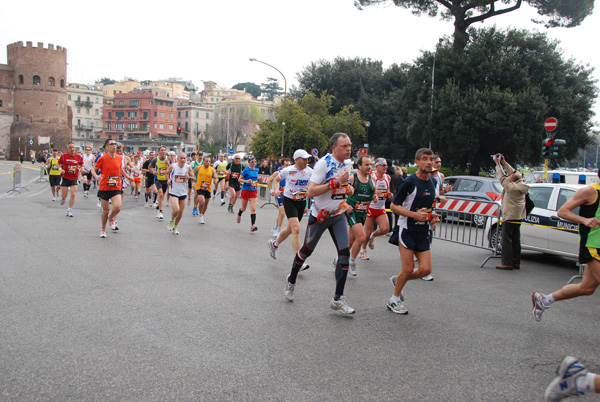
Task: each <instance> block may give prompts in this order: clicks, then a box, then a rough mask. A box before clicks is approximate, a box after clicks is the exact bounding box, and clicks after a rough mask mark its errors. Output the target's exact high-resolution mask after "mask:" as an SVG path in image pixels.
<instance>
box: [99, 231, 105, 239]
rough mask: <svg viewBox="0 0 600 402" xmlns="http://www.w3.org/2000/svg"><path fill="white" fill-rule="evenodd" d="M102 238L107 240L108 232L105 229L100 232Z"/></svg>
mask: <svg viewBox="0 0 600 402" xmlns="http://www.w3.org/2000/svg"><path fill="white" fill-rule="evenodd" d="M100 238H102V239H106V230H104V229H102V230H100Z"/></svg>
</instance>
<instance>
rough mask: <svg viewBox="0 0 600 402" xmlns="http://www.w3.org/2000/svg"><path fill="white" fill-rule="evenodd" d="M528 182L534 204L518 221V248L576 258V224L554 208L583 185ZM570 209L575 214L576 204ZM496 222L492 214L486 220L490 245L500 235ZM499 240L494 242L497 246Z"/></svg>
mask: <svg viewBox="0 0 600 402" xmlns="http://www.w3.org/2000/svg"><path fill="white" fill-rule="evenodd" d="M529 186H530V189H529V197H530V198H531V200H532V201H533V203H534V204H535V208H533V211H531V214H529V215H528V216H527V218H526V219H525V220H524V221H523V224H522V225H521V249H522V250H531V251H539V252H541V253H546V254H553V255H560V256H563V257H569V258H575V259H576V258H577V257H578V252H579V224H577V223H574V222H570V221H567V220H564V219H562V218H559V216H558V213H557V212H558V210H559V208H560V207H561V206H562V205H563V204H564V203H565V202H567V201H568V200H570V199H571V198H572V197H573V195H574V194H575V192H576V191H577V190H579V189H580V188H582V187H585V186H584V185H581V184H565V183H531V184H529ZM500 202H501V201H500ZM573 212H575V213H576V214H578V213H579V207H578V208H576V209H575V210H574V211H573ZM497 226H498V220H497V219H495V218H494V219H490V220H489V221H488V223H487V224H486V233H487V236H488V240H489V245H490V247H492V248H493V247H495V245H496V242H497V240H498V239H501V238H502V235H501V230H502V226H500V228H499V229H498V230H496V229H497ZM501 244H502V243H501V242H500V244H499V245H498V249H499V250H500V248H501Z"/></svg>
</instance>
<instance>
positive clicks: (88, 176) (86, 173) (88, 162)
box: [81, 146, 95, 198]
mask: <svg viewBox="0 0 600 402" xmlns="http://www.w3.org/2000/svg"><path fill="white" fill-rule="evenodd" d="M94 159H95V157H94V155H92V148H90V147H87V146H86V147H85V155H83V172H82V174H81V177H82V178H83V197H84V198H88V196H89V194H90V187H91V185H92V168H93V167H94Z"/></svg>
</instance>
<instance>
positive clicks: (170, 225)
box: [169, 221, 175, 232]
mask: <svg viewBox="0 0 600 402" xmlns="http://www.w3.org/2000/svg"><path fill="white" fill-rule="evenodd" d="M174 223H175V222H173V221H169V232H172V231H173V224H174Z"/></svg>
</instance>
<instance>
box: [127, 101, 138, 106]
mask: <svg viewBox="0 0 600 402" xmlns="http://www.w3.org/2000/svg"><path fill="white" fill-rule="evenodd" d="M139 105H140V101H138V100H130V101H129V106H139Z"/></svg>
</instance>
